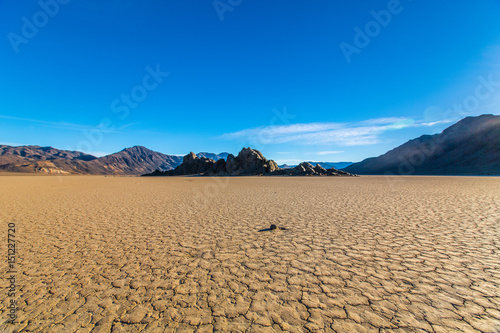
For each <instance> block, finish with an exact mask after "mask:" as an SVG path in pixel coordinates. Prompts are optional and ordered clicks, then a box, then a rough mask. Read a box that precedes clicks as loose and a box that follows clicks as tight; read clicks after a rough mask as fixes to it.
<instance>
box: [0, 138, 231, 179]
mask: <svg viewBox="0 0 500 333" xmlns="http://www.w3.org/2000/svg"><path fill="white" fill-rule="evenodd" d="M200 154H204V155H206V156H210V157H214V158H217V159H220V158H227V155H228V154H227V153H220V154H213V153H200ZM181 163H182V156H178V155H167V154H163V153H159V152H156V151H153V150H150V149H148V148H145V147H142V146H134V147H130V148H125V149H123V150H121V151H119V152H117V153H114V154H109V155H106V156H102V157H96V156H93V155H89V154H85V153H82V152H79V151H70V150H62V149H56V148H53V147H41V146H17V147H13V146H7V145H0V172H2V171H4V172H20V173H48V174H91V175H142V174H145V173H150V172H153V171H155V170H161V171H168V170H173V169H175V168H176V167H177V166H178V165H180V164H181Z"/></svg>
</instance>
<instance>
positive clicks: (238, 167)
mask: <svg viewBox="0 0 500 333" xmlns="http://www.w3.org/2000/svg"><path fill="white" fill-rule="evenodd" d="M228 158H229V157H228ZM276 169H278V165H277V164H276V162H274V161H273V160H267V159H266V158H265V157H264V155H262V153H261V152H260V151H258V150H255V149H252V148H243V149H242V150H241V151H240V153H239V154H238V156H237V157H235V158H234V159H233V164H232V167H231V171H232V172H231V174H233V175H260V174H266V173H270V172H273V171H275V170H276Z"/></svg>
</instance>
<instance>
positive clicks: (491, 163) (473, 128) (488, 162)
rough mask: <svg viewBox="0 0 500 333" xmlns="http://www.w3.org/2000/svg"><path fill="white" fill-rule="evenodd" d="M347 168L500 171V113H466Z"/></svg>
mask: <svg viewBox="0 0 500 333" xmlns="http://www.w3.org/2000/svg"><path fill="white" fill-rule="evenodd" d="M343 170H344V171H347V172H350V173H355V174H361V175H369V174H371V175H500V116H495V115H481V116H477V117H466V118H464V119H462V120H460V121H459V122H457V123H456V124H454V125H452V126H450V127H448V128H446V129H445V130H444V131H443V132H441V133H440V134H434V135H422V136H421V137H419V138H417V139H413V140H410V141H408V142H406V143H405V144H403V145H401V146H399V147H397V148H394V149H392V150H390V151H388V152H387V153H385V154H383V155H381V156H378V157H372V158H368V159H365V160H363V161H361V162H359V163H354V164H352V165H350V166H348V167H346V168H344V169H343Z"/></svg>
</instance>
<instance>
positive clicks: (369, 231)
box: [0, 176, 500, 332]
mask: <svg viewBox="0 0 500 333" xmlns="http://www.w3.org/2000/svg"><path fill="white" fill-rule="evenodd" d="M0 221H1V222H2V225H1V228H0V229H1V230H0V236H1V239H2V242H3V244H2V245H1V249H2V250H1V252H0V253H1V254H2V258H5V251H6V248H7V245H6V243H7V242H6V234H7V224H8V223H9V222H15V223H16V226H17V230H16V236H17V239H18V241H19V242H18V244H17V246H18V248H17V254H18V257H19V263H18V264H19V270H18V273H17V281H18V295H17V300H18V303H19V310H18V316H19V317H18V324H17V325H15V326H12V325H10V324H6V323H5V321H6V320H7V311H6V305H7V301H8V298H7V294H6V289H4V288H3V289H2V291H1V293H2V294H1V298H2V305H1V308H0V312H1V313H0V316H1V317H0V318H1V320H0V332H13V331H21V332H25V331H26V332H192V331H198V332H211V331H228V332H244V331H248V332H280V331H290V332H308V331H321V332H495V331H496V330H498V329H499V327H500V288H499V286H500V234H499V232H500V230H499V224H500V178H481V177H404V178H398V179H397V180H391V181H388V179H386V178H385V177H359V178H337V177H328V178H327V177H320V178H313V177H304V178H274V177H273V178H271V177H249V178H193V177H185V178H184V177H179V178H139V177H98V176H68V177H56V176H54V177H33V176H29V177H22V176H6V177H0ZM271 223H275V224H277V225H278V226H280V227H285V228H288V230H275V231H263V232H258V230H260V229H263V228H267V227H269V226H270V224H271ZM0 265H1V266H0V272H1V273H2V277H4V276H6V273H5V272H6V271H7V266H6V261H5V259H2V261H1V264H0ZM2 283H3V284H4V285H3V286H7V281H6V279H3V280H2Z"/></svg>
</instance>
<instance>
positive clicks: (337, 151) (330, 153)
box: [316, 150, 343, 155]
mask: <svg viewBox="0 0 500 333" xmlns="http://www.w3.org/2000/svg"><path fill="white" fill-rule="evenodd" d="M341 153H343V151H341V150H331V151H318V152H316V154H317V155H332V154H341Z"/></svg>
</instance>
